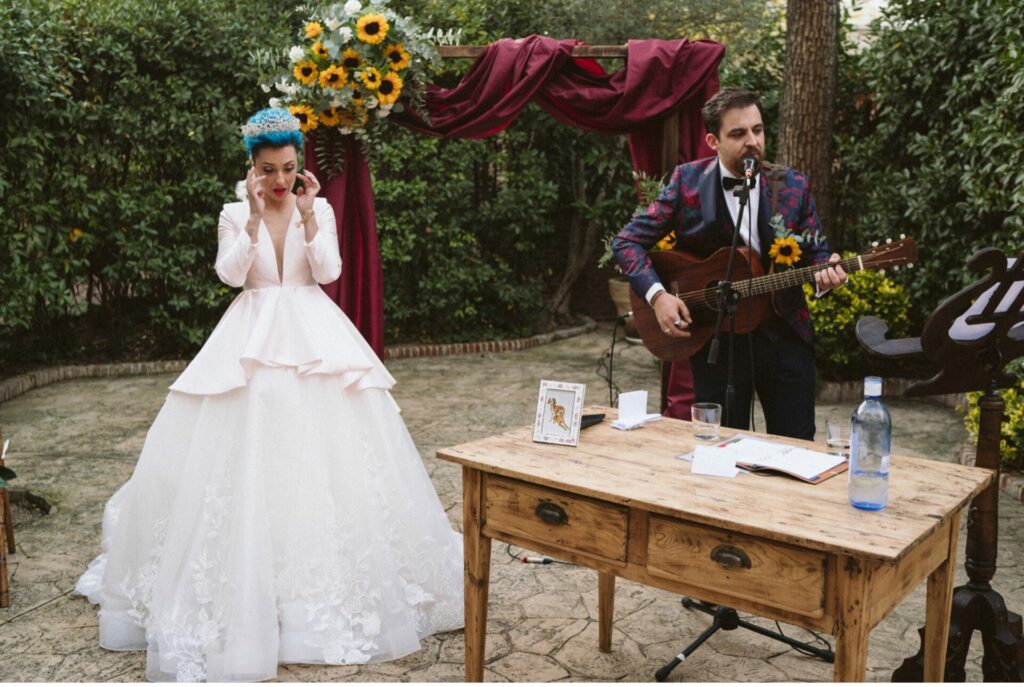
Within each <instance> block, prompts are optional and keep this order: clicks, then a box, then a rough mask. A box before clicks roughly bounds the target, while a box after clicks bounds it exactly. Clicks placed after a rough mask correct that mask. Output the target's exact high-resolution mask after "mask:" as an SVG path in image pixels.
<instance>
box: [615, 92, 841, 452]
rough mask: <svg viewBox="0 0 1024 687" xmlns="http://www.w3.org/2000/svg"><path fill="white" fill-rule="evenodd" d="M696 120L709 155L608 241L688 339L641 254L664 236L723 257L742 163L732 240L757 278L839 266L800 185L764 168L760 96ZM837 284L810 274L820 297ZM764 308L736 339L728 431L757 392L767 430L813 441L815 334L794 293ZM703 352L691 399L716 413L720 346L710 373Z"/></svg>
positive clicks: (682, 171)
mask: <svg viewBox="0 0 1024 687" xmlns="http://www.w3.org/2000/svg"><path fill="white" fill-rule="evenodd" d="M703 116H704V127H705V129H706V131H707V135H706V137H705V140H706V141H707V144H708V146H709V147H710V148H711V149H712V150H714V151H715V152H716V153H717V156H716V157H711V158H706V159H704V160H697V161H694V162H690V163H687V164H684V165H680V166H678V167H676V169H675V172H674V173H673V174H672V178H671V179H670V180H669V182H668V184H667V185H666V186H665V188H663V189H662V191H661V194H660V195H659V197H658V199H657V200H656V201H655V202H653V203H652V204H651V205H650V207H648V208H647V211H646V212H645V213H642V214H639V215H637V216H635V217H633V218H632V219H631V220H630V222H629V223H628V224H627V225H626V226H625V227H624V228H623V229H622V231H620V232H619V234H618V235H617V236H616V237H615V238H614V239H613V240H612V251H613V253H614V255H615V259H616V261H617V262H618V264H619V267H620V268H621V269H622V271H623V273H624V274H625V275H626V276H627V277H628V278H629V281H630V285H631V286H632V287H633V290H634V291H636V293H637V294H638V295H640V296H642V297H644V298H645V299H646V300H647V302H648V303H650V304H651V306H652V307H653V308H654V312H655V315H656V317H657V320H658V325H659V326H660V327H661V329H662V330H663V331H664V332H665V333H666V334H669V335H670V336H673V337H683V338H685V337H689V336H690V332H689V331H688V329H689V325H690V324H691V319H690V312H689V308H688V307H687V304H686V303H685V302H683V301H682V300H680V299H679V298H677V297H676V296H674V295H673V294H671V293H669V292H667V291H666V290H665V287H664V286H663V285H662V284H661V282H660V281H659V279H658V275H657V274H656V273H655V271H654V268H653V267H652V265H651V261H650V258H649V257H648V251H649V250H650V249H651V248H653V247H654V246H655V245H656V244H657V243H658V242H659V241H661V239H663V238H664V237H665V236H666V235H668V234H669V233H670V232H672V231H675V233H676V243H675V249H676V250H682V251H685V252H687V253H691V254H694V255H696V256H698V257H699V258H702V259H703V258H706V257H708V256H710V255H711V254H712V253H714V252H715V251H716V250H718V249H719V248H728V247H729V246H730V245H731V243H732V235H733V231H734V228H735V222H736V218H737V213H738V209H739V201H738V198H737V197H736V196H735V195H734V192H735V191H734V189H735V184H736V183H737V182H738V180H739V179H741V178H743V176H744V174H743V159H744V158H745V157H752V158H754V159H755V161H756V166H757V168H758V169H757V171H756V174H755V181H756V186H755V188H754V190H752V191H751V192H750V200H749V204H748V205H747V207H746V209H745V210H744V215H743V222H742V227H741V228H740V241H741V242H742V244H745V245H747V246H749V247H750V249H751V251H752V253H753V255H752V256H751V257H752V259H759V260H761V263H762V265H763V267H764V268H765V273H767V272H768V271H769V269H775V270H776V271H779V270H782V269H788V268H791V267H794V266H795V267H804V266H807V265H817V264H823V263H828V262H831V263H837V262H838V261H839V255H837V254H835V253H833V254H832V255H831V256H830V255H829V248H828V242H827V241H826V240H825V236H824V234H823V233H822V231H821V226H820V223H819V221H818V212H817V209H816V208H815V204H814V198H813V197H812V196H811V191H810V186H809V182H808V179H807V177H805V176H804V175H802V174H800V173H799V172H797V171H795V170H793V169H789V168H786V167H778V166H775V165H770V164H766V163H765V162H764V123H763V121H762V110H761V101H760V98H759V96H758V95H757V94H756V93H754V92H752V91H748V90H745V89H738V88H728V89H724V90H722V91H719V92H718V93H717V94H716V95H715V96H714V97H712V98H711V99H710V100H708V102H707V103H706V104H705V106H704V110H703ZM734 180H736V181H734ZM748 221H749V222H750V223H749V224H748ZM751 225H752V227H753V230H752V231H751V230H750V226H751ZM845 281H846V273H845V272H844V271H843V269H842V267H840V266H839V265H838V264H836V265H834V266H831V267H828V268H826V269H824V270H821V271H819V272H817V273H816V274H815V285H816V287H817V291H818V295H819V296H821V295H823V294H824V293H825V292H826V291H828V290H829V289H832V288H834V287H836V286H839V285H840V284H842V283H843V282H845ZM772 305H773V312H772V313H771V314H770V315H769V316H768V317H767V318H766V320H765V322H764V323H763V324H762V325H761V326H760V327H758V328H757V329H756V330H754V331H753V332H751V333H750V334H742V335H739V334H738V335H736V340H735V360H734V362H733V385H734V388H735V390H736V393H735V403H734V405H733V407H731V408H729V409H728V413H727V417H728V418H729V422H728V425H729V426H731V427H735V428H738V429H747V427H748V420H749V409H750V407H751V403H752V398H753V393H754V391H756V392H757V395H758V397H759V398H760V399H761V407H762V408H763V410H764V414H765V421H766V423H767V429H766V431H768V432H769V433H772V434H780V435H784V436H790V437H795V438H800V439H813V438H814V431H815V427H814V355H813V348H812V344H813V340H814V330H813V327H812V325H811V321H810V317H809V313H808V310H807V303H806V301H805V299H804V294H803V290H802V288H801V287H800V286H793V287H789V288H787V289H783V290H780V291H776V292H775V293H774V294H773V295H772ZM723 329H724V330H725V331H723V336H728V334H727V333H726V332H727V331H728V328H727V327H723ZM724 343H725V342H724V341H723V344H724ZM709 345H710V343H709V344H708V345H705V346H704V348H702V349H701V350H700V351H699V352H698V353H696V354H695V355H694V356H693V357H692V358H691V359H690V362H691V364H692V366H693V381H694V393H695V395H696V399H697V401H704V402H706V401H711V402H716V403H721V404H723V405H724V403H725V387H726V382H727V380H726V376H727V375H726V372H727V370H728V365H729V360H728V346H726V345H722V347H721V350H722V352H723V355H720V356H719V358H718V363H717V364H716V365H710V364H709V363H708V362H707V358H708V346H709ZM669 393H671V388H670V389H669Z"/></svg>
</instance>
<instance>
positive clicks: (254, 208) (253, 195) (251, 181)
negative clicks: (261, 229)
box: [245, 167, 266, 217]
mask: <svg viewBox="0 0 1024 687" xmlns="http://www.w3.org/2000/svg"><path fill="white" fill-rule="evenodd" d="M265 178H266V177H265V176H263V175H257V174H256V168H255V167H250V168H249V173H248V174H246V175H245V192H246V194H247V195H248V196H249V214H250V215H255V216H257V217H262V216H263V210H264V209H265V208H266V204H265V202H264V200H263V180H264V179H265Z"/></svg>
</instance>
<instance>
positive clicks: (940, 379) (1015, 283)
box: [857, 248, 1024, 683]
mask: <svg viewBox="0 0 1024 687" xmlns="http://www.w3.org/2000/svg"><path fill="white" fill-rule="evenodd" d="M967 267H968V268H969V269H970V270H971V271H973V272H977V273H983V272H985V271H988V274H987V275H986V276H984V277H982V278H981V279H979V280H978V281H976V282H975V283H974V284H971V285H970V286H968V287H967V288H965V289H963V290H961V291H959V292H958V293H956V294H954V295H953V296H951V297H949V298H947V299H946V300H945V301H943V303H942V304H941V305H939V307H938V308H937V309H936V310H935V312H934V313H932V315H931V317H929V318H928V320H927V322H925V326H924V330H923V332H922V334H921V337H920V338H908V339H895V340H886V338H885V333H886V331H887V330H888V327H887V325H886V324H885V323H884V322H882V320H880V319H878V318H877V317H865V318H862V319H861V320H860V321H859V322H857V339H858V340H859V341H860V343H861V345H862V346H863V347H864V348H866V349H867V350H868V351H870V352H871V353H872V354H874V355H877V356H880V357H882V358H886V359H890V360H901V361H914V362H920V361H922V359H924V360H925V361H927V362H928V363H931V364H932V365H934V366H937V367H938V368H939V371H938V373H937V374H935V376H933V377H932V378H931V379H928V380H926V381H923V382H918V383H917V384H914V385H912V386H910V387H909V388H908V389H907V391H906V392H905V394H904V395H905V396H907V397H915V396H928V395H933V394H948V393H964V392H968V391H983V392H984V396H983V397H982V399H981V402H980V407H981V419H980V423H979V429H978V451H977V460H976V463H975V464H976V465H977V466H978V467H981V468H987V469H989V470H994V471H995V472H996V480H995V481H994V482H992V484H990V485H989V486H988V487H987V488H986V489H985V491H983V492H982V493H981V494H979V495H978V497H977V498H975V499H974V501H973V502H972V503H971V506H970V509H969V511H968V516H967V542H966V545H967V562H966V566H965V567H966V569H967V575H968V577H969V579H970V581H969V582H968V583H967V584H965V585H963V586H960V587H957V588H956V589H954V590H953V601H952V619H951V621H950V625H949V642H948V644H947V651H946V670H945V673H944V675H945V680H946V681H947V682H964V680H965V679H966V673H965V671H964V664H965V662H966V660H967V652H968V649H969V648H970V644H971V637H972V636H973V634H974V631H975V630H978V631H980V632H981V636H982V643H983V646H984V652H985V653H984V658H983V660H982V673H983V675H984V679H985V681H986V682H1018V683H1019V682H1024V639H1022V632H1021V629H1022V628H1021V617H1020V616H1019V615H1017V614H1016V613H1012V612H1010V611H1009V610H1007V608H1006V604H1005V603H1004V601H1003V597H1002V596H1000V595H999V593H998V592H996V591H995V590H993V589H992V586H991V584H990V582H991V580H992V577H993V575H995V571H996V557H997V555H998V549H997V534H998V526H999V479H998V476H999V439H1000V425H1001V424H1002V420H1003V411H1004V409H1005V404H1004V403H1003V399H1002V398H1001V397H1000V396H999V395H998V394H997V393H996V391H997V390H998V389H1002V388H1006V387H1008V386H1012V385H1013V384H1014V383H1016V381H1017V380H1016V379H1015V378H1014V377H1013V376H1012V375H1010V374H1008V373H1007V372H1005V368H1006V366H1007V365H1008V364H1009V363H1010V362H1012V361H1013V360H1015V359H1016V358H1019V357H1020V356H1022V355H1024V253H1021V255H1020V256H1018V257H1017V259H1016V260H1007V259H1006V256H1005V255H1004V254H1003V252H1002V251H1000V250H998V249H995V248H985V249H982V250H980V251H978V252H977V253H975V254H974V256H972V257H971V259H970V260H969V261H968V262H967ZM919 633H920V635H921V649H920V650H919V651H918V653H917V654H916V655H915V656H913V657H911V658H908V659H907V660H905V661H904V662H903V664H902V665H901V666H900V667H899V668H897V669H896V671H895V672H894V673H893V676H892V677H893V680H894V681H896V682H920V681H922V679H923V676H924V628H920V629H919Z"/></svg>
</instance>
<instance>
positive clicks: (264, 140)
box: [242, 107, 303, 158]
mask: <svg viewBox="0 0 1024 687" xmlns="http://www.w3.org/2000/svg"><path fill="white" fill-rule="evenodd" d="M296 124H297V120H296V118H295V117H294V116H293V115H292V113H291V112H289V111H288V110H286V109H284V108H281V107H268V108H266V109H263V110H260V111H259V112H257V113H256V114H254V115H253V116H252V117H249V121H248V122H246V124H245V126H244V127H242V131H243V133H247V132H246V130H247V129H248V130H249V132H248V133H247V135H245V136H244V137H243V139H242V143H243V144H244V145H245V153H246V155H248V156H249V157H250V158H255V157H256V155H258V154H259V152H260V150H261V149H262V148H266V147H270V148H283V147H284V146H287V145H290V146H295V150H296V152H299V151H301V150H302V141H303V139H302V132H301V131H300V130H299V129H297V128H292V127H295V126H296ZM250 133H251V135H249V134H250Z"/></svg>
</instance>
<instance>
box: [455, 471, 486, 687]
mask: <svg viewBox="0 0 1024 687" xmlns="http://www.w3.org/2000/svg"><path fill="white" fill-rule="evenodd" d="M481 477H482V473H481V472H480V471H479V470H474V469H473V468H467V467H463V468H462V536H463V543H464V547H465V549H464V552H465V553H464V555H465V564H464V571H465V587H466V588H465V594H466V599H465V612H466V619H465V620H466V682H483V680H484V648H485V642H486V639H487V588H488V584H489V583H490V579H491V539H490V537H485V536H484V535H483V534H481V529H480V528H481V525H482V523H483V507H482V506H483V503H482V501H483V493H482V492H483V481H482V479H481Z"/></svg>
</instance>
